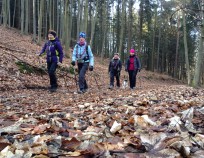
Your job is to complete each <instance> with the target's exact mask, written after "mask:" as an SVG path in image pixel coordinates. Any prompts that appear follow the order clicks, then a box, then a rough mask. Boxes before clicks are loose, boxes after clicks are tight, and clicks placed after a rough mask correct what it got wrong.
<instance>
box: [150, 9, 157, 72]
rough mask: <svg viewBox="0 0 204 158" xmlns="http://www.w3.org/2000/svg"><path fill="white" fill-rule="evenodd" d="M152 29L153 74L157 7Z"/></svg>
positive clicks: (152, 67)
mask: <svg viewBox="0 0 204 158" xmlns="http://www.w3.org/2000/svg"><path fill="white" fill-rule="evenodd" d="M154 12H155V16H154V28H153V37H152V54H151V70H152V71H153V72H154V54H155V53H154V50H155V34H156V26H157V7H155V9H154Z"/></svg>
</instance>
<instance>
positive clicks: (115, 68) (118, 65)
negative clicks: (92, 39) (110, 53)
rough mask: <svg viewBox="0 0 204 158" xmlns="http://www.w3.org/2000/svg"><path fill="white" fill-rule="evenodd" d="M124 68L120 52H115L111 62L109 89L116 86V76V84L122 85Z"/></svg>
mask: <svg viewBox="0 0 204 158" xmlns="http://www.w3.org/2000/svg"><path fill="white" fill-rule="evenodd" d="M121 69H122V62H121V60H120V58H119V54H118V53H115V54H114V57H113V58H112V60H111V61H110V63H109V67H108V72H109V74H110V86H109V89H112V88H113V87H114V77H115V78H116V85H117V87H118V88H119V87H120V72H121Z"/></svg>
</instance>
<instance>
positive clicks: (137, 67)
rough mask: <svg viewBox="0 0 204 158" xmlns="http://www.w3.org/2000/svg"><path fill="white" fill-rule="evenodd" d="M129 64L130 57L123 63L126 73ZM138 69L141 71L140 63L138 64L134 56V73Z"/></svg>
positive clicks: (137, 59) (138, 61)
mask: <svg viewBox="0 0 204 158" xmlns="http://www.w3.org/2000/svg"><path fill="white" fill-rule="evenodd" d="M129 64H130V56H129V57H128V59H127V60H126V63H125V70H126V71H127V70H128V67H129ZM138 69H141V63H140V60H139V58H138V57H137V56H134V71H136V70H138Z"/></svg>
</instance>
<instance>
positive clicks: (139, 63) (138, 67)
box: [137, 57, 141, 70]
mask: <svg viewBox="0 0 204 158" xmlns="http://www.w3.org/2000/svg"><path fill="white" fill-rule="evenodd" d="M137 69H139V70H140V69H141V62H140V59H139V58H138V57H137Z"/></svg>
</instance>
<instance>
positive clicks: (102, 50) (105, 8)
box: [101, 1, 108, 61]
mask: <svg viewBox="0 0 204 158" xmlns="http://www.w3.org/2000/svg"><path fill="white" fill-rule="evenodd" d="M107 5H108V3H107V2H106V1H105V2H104V7H103V22H102V23H103V28H102V30H103V36H102V37H103V40H102V48H101V61H102V60H103V58H104V55H105V50H104V49H105V39H106V27H107V24H106V18H107Z"/></svg>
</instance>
